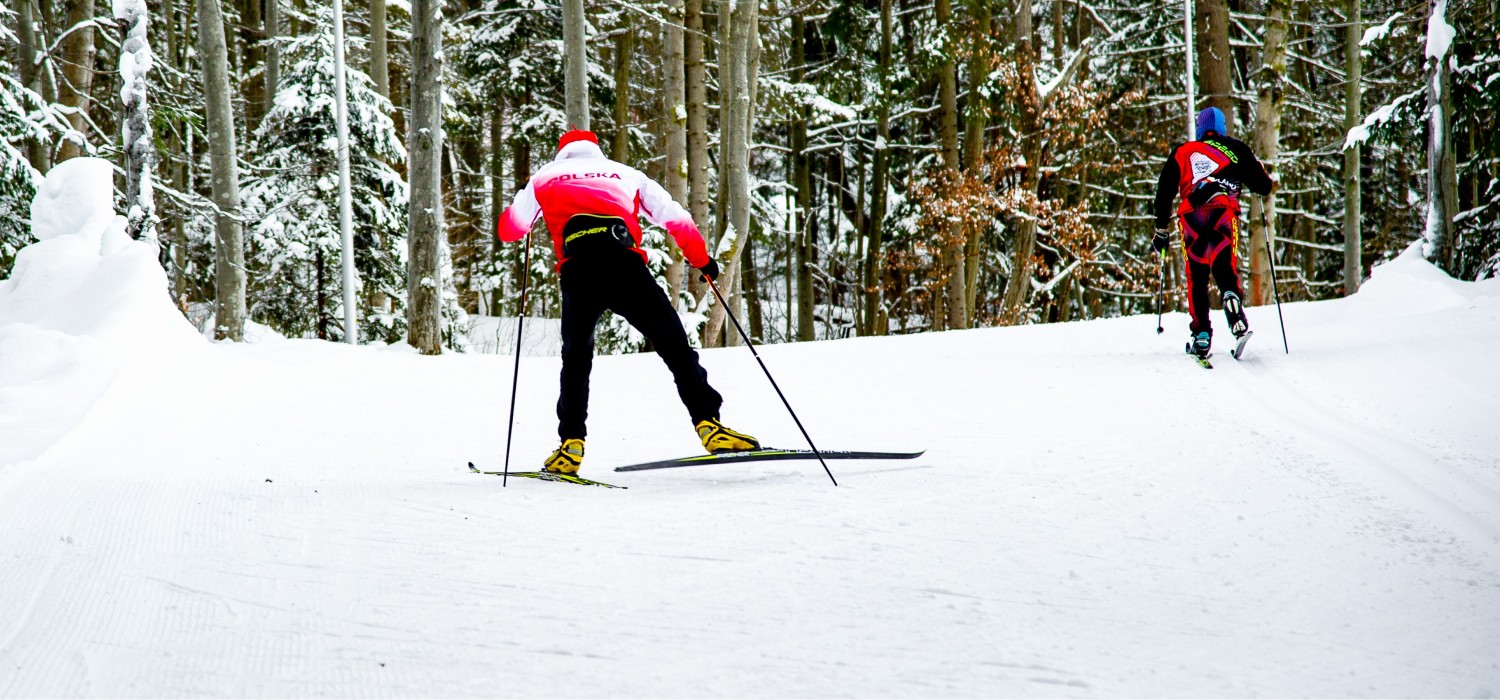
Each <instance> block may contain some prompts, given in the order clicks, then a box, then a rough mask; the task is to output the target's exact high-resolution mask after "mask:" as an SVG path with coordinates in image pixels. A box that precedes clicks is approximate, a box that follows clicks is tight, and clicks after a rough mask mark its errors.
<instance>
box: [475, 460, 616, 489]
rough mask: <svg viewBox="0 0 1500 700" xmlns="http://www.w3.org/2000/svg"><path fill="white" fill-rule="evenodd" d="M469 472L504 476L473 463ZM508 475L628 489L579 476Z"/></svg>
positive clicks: (540, 473)
mask: <svg viewBox="0 0 1500 700" xmlns="http://www.w3.org/2000/svg"><path fill="white" fill-rule="evenodd" d="M469 471H471V472H474V473H475V474H490V475H492V476H501V475H503V474H505V472H486V471H480V470H479V467H476V466H474V463H473V462H469ZM510 475H511V476H513V477H516V478H519V479H536V480H537V481H556V482H558V483H563V484H578V485H579V486H603V487H604V488H607V489H624V488H629V487H628V486H616V485H614V484H606V483H604V482H602V481H594V480H593V479H585V478H583V477H581V476H578V475H577V474H554V473H552V472H511V473H510Z"/></svg>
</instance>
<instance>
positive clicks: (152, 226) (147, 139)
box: [114, 0, 160, 245]
mask: <svg viewBox="0 0 1500 700" xmlns="http://www.w3.org/2000/svg"><path fill="white" fill-rule="evenodd" d="M114 9H115V11H116V13H117V14H116V15H115V24H116V25H117V26H118V27H119V29H120V76H121V81H122V82H123V84H124V87H122V88H121V90H120V94H121V97H122V98H123V102H124V105H123V106H124V109H125V113H124V115H123V116H122V117H121V120H120V137H121V138H120V141H121V146H122V150H123V151H124V156H125V211H126V219H127V221H128V222H129V223H128V224H127V225H126V232H127V233H129V234H130V237H131V238H136V239H140V238H145V239H147V240H150V241H152V242H157V239H156V200H155V197H154V193H153V190H152V179H153V173H154V172H155V170H156V148H155V144H154V143H152V140H151V105H150V103H149V102H147V101H146V95H147V91H148V89H149V86H150V83H149V82H148V80H147V73H148V72H149V70H150V67H151V60H150V59H151V43H150V41H149V40H148V35H147V26H148V19H149V17H150V15H149V13H148V12H147V11H146V3H145V0H135V2H116V3H115V8H114ZM158 245H160V243H159V242H158Z"/></svg>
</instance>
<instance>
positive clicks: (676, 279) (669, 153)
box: [662, 0, 688, 309]
mask: <svg viewBox="0 0 1500 700" xmlns="http://www.w3.org/2000/svg"><path fill="white" fill-rule="evenodd" d="M683 21H684V12H683V4H682V0H667V24H666V25H665V26H664V27H663V28H662V33H663V35H664V36H663V42H662V43H663V47H662V64H663V65H662V68H663V69H664V70H663V71H662V76H663V78H662V81H663V83H662V107H663V108H665V110H666V115H665V116H666V127H667V129H666V139H665V140H666V163H665V165H664V167H663V168H662V170H663V173H664V175H663V177H662V184H663V185H664V186H665V187H666V189H667V194H670V195H672V199H675V200H677V202H679V203H686V202H687V201H688V198H687V171H688V164H687V128H686V127H687V104H686V102H687V96H686V91H685V88H686V86H685V85H684V81H685V73H684V71H685V67H684V65H683V36H682V27H681V26H679V25H681V24H682V22H683ZM667 248H668V250H670V251H671V253H672V261H671V262H670V263H668V265H667V288H668V289H669V290H670V291H669V293H668V296H669V297H670V298H671V299H672V308H673V309H676V308H678V306H679V305H680V304H681V299H682V281H683V276H684V275H683V273H684V271H685V265H684V263H683V260H682V249H681V248H678V247H677V243H676V242H675V241H673V240H672V237H671V236H668V237H667Z"/></svg>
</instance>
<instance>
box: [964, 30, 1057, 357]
mask: <svg viewBox="0 0 1500 700" xmlns="http://www.w3.org/2000/svg"><path fill="white" fill-rule="evenodd" d="M971 3H972V4H971V11H972V14H973V16H974V36H975V38H976V39H977V40H978V41H979V42H980V44H981V46H988V42H989V38H990V24H991V22H990V3H989V0H971ZM1060 4H1061V3H1059V2H1057V1H1056V0H1053V3H1052V17H1053V28H1054V30H1055V31H1058V32H1059V35H1060V29H1059V27H1061V24H1059V20H1058V18H1059V17H1060V16H1061V14H1060V11H1059V9H1058V6H1059V5H1060ZM1054 39H1055V41H1057V42H1059V45H1060V43H1061V41H1062V39H1061V38H1057V37H1054ZM988 60H989V52H988V51H985V50H983V49H979V50H975V51H974V53H973V55H972V56H970V57H969V81H970V85H969V110H968V115H967V117H968V118H967V120H966V124H965V126H964V170H965V171H966V172H968V173H969V174H970V175H977V174H978V170H979V167H980V158H981V155H982V154H983V152H984V130H985V128H986V127H988V126H989V109H988V105H987V104H986V101H985V99H984V95H982V94H980V91H979V88H980V86H981V85H982V84H983V83H984V80H983V78H982V76H985V75H989V66H988V65H986V64H987V63H988ZM1059 60H1061V59H1059ZM1059 68H1060V66H1059ZM981 233H982V232H981V231H979V230H977V229H976V230H974V231H970V232H969V235H968V239H967V240H966V241H964V304H963V309H964V327H965V328H968V327H971V326H973V325H974V303H975V301H976V297H977V296H978V294H979V258H980V255H979V243H980V241H979V237H980V234H981Z"/></svg>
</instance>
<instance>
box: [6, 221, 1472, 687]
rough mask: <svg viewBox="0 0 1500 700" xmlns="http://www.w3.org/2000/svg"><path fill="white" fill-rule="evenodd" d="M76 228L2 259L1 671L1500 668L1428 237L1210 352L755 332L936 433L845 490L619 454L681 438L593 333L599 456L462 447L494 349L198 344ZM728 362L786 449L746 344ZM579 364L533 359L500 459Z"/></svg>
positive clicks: (415, 679)
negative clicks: (553, 471) (543, 473)
mask: <svg viewBox="0 0 1500 700" xmlns="http://www.w3.org/2000/svg"><path fill="white" fill-rule="evenodd" d="M79 238H80V237H78V236H60V237H57V238H56V240H47V241H43V242H41V243H38V244H35V245H33V246H32V247H30V248H28V249H27V250H26V251H25V252H23V253H22V258H21V260H20V261H19V263H18V266H17V273H16V275H15V277H14V278H13V279H12V280H11V281H9V282H4V283H0V514H3V522H4V523H5V527H4V528H0V696H5V697H36V696H86V697H99V696H110V697H146V696H185V695H190V696H299V697H305V696H372V695H380V696H400V697H411V696H474V695H484V696H495V695H501V696H552V695H558V696H670V697H682V696H897V697H932V696H986V697H989V696H1071V697H1117V696H1400V697H1407V696H1444V697H1446V696H1455V697H1456V696H1463V697H1476V696H1494V695H1495V694H1497V693H1500V655H1497V654H1496V653H1495V650H1496V649H1500V430H1497V429H1496V426H1497V425H1500V395H1497V393H1496V391H1495V388H1496V387H1497V386H1500V369H1497V367H1500V365H1497V363H1496V362H1495V361H1494V358H1493V355H1494V353H1495V351H1496V349H1497V348H1500V283H1497V282H1494V281H1490V282H1483V283H1462V282H1456V281H1454V280H1452V279H1449V278H1447V277H1446V276H1444V275H1443V274H1442V273H1440V272H1438V271H1437V270H1435V269H1434V268H1432V267H1431V266H1429V265H1428V264H1427V263H1425V262H1423V261H1422V260H1421V259H1420V258H1419V257H1417V256H1416V255H1414V254H1413V253H1411V252H1408V254H1407V255H1406V256H1403V257H1402V258H1400V259H1398V260H1396V261H1394V262H1391V263H1389V264H1386V265H1384V266H1382V267H1380V268H1378V269H1377V270H1376V271H1375V274H1374V277H1373V278H1372V279H1371V280H1370V281H1369V282H1368V283H1367V284H1366V286H1365V287H1364V289H1363V290H1361V292H1360V293H1359V294H1357V295H1355V296H1354V297H1352V298H1350V299H1345V300H1340V301H1332V302H1322V303H1300V304H1289V305H1287V306H1286V307H1285V309H1284V310H1285V314H1286V324H1287V331H1288V335H1289V337H1290V341H1291V342H1290V345H1291V350H1292V354H1290V355H1287V354H1283V352H1282V349H1281V338H1280V335H1279V332H1278V329H1277V322H1276V313H1275V310H1274V309H1273V308H1271V307H1259V308H1253V309H1250V310H1249V313H1250V319H1251V323H1252V324H1253V325H1254V328H1255V330H1256V335H1255V337H1254V340H1253V342H1252V344H1251V345H1250V352H1249V355H1248V356H1247V357H1246V359H1245V360H1244V361H1241V362H1235V361H1234V360H1231V359H1230V358H1229V357H1228V356H1227V354H1226V353H1223V352H1221V353H1220V354H1218V355H1216V357H1215V361H1216V367H1217V368H1216V369H1214V370H1211V371H1207V370H1203V369H1200V368H1198V367H1197V366H1196V365H1194V364H1193V363H1192V362H1190V361H1189V360H1188V359H1187V358H1185V357H1183V356H1182V352H1181V348H1182V344H1181V343H1182V340H1183V339H1184V338H1185V337H1186V335H1187V333H1186V328H1185V326H1186V320H1185V317H1184V316H1183V315H1182V314H1169V315H1168V317H1167V319H1166V326H1167V327H1168V328H1169V329H1171V330H1170V332H1169V333H1168V334H1166V335H1165V336H1158V335H1157V334H1156V333H1155V332H1154V331H1155V321H1156V319H1155V318H1154V317H1134V318H1123V319H1114V320H1105V321H1092V322H1083V323H1072V324H1062V325H1051V326H1036V327H1022V328H1007V329H992V330H978V331H965V332H952V333H933V334H924V335H917V336H906V337H894V338H875V339H854V340H846V341H836V342H823V343H807V344H796V345H778V346H768V347H763V348H761V350H760V351H761V354H762V356H763V357H764V359H765V362H766V364H767V365H768V366H769V367H770V369H771V370H772V371H773V372H774V373H775V374H776V377H777V379H778V381H779V382H780V384H781V386H782V388H783V389H784V390H785V391H786V393H787V397H788V398H789V399H790V400H791V402H792V404H793V406H794V407H795V408H796V409H797V411H798V413H799V415H800V416H801V418H802V421H803V423H804V424H805V425H806V426H807V428H808V430H809V431H810V432H811V433H812V435H813V437H814V439H815V440H816V441H817V442H818V445H819V446H820V447H823V448H827V449H886V448H889V449H911V448H926V449H927V450H928V451H927V454H926V456H924V457H922V458H920V459H917V460H914V461H909V462H832V463H830V464H831V466H832V468H833V469H834V472H835V474H836V475H837V476H838V478H839V484H840V485H839V486H838V487H834V486H833V485H831V484H830V483H829V480H828V478H827V476H825V475H824V474H823V471H822V469H821V468H820V467H819V466H818V465H817V463H816V462H788V463H771V464H742V465H733V466H720V467H701V468H688V469H676V470H666V471H657V472H636V473H619V474H617V473H614V472H612V471H611V470H610V467H612V466H615V465H619V464H625V463H630V462H636V461H644V460H648V459H656V458H663V457H672V456H681V455H690V454H694V453H695V452H696V451H697V450H698V449H699V447H698V444H697V440H696V438H695V437H694V435H693V433H692V431H691V428H690V426H689V425H688V424H687V416H686V413H685V412H684V410H683V409H682V407H681V406H680V405H679V404H678V402H677V397H676V393H675V392H674V391H673V389H672V385H671V378H670V375H669V374H668V373H667V371H666V369H665V368H664V367H663V366H662V365H661V363H660V362H659V361H658V360H657V359H656V358H655V357H654V356H651V355H639V356H627V357H602V358H599V359H598V360H597V361H596V362H595V365H594V383H593V394H592V398H593V404H592V411H591V419H592V420H591V422H590V427H591V429H592V432H591V434H590V436H589V441H588V458H587V459H586V461H585V462H584V474H585V475H586V476H592V477H595V478H599V479H602V480H605V481H610V482H614V483H618V484H620V485H624V486H628V487H629V490H606V489H598V488H592V487H580V486H572V485H567V484H550V483H542V482H536V481H530V480H520V479H513V480H511V481H510V486H509V487H508V488H501V479H500V478H499V477H491V476H477V475H473V474H470V473H468V472H467V471H466V469H465V463H466V462H468V461H470V460H473V461H475V462H477V463H478V464H480V465H481V466H482V467H484V468H487V469H498V468H499V467H500V464H501V459H502V455H503V448H504V442H505V432H506V423H505V422H506V407H507V401H508V398H509V395H510V389H511V386H510V376H511V374H510V373H511V366H512V365H511V363H512V358H510V357H496V356H493V355H470V356H461V355H447V356H442V357H421V356H417V355H414V354H410V353H400V352H389V351H384V352H383V351H379V350H376V349H373V348H354V347H348V346H345V345H342V344H337V343H324V342H315V341H306V340H276V339H269V340H266V341H264V342H261V343H256V344H249V345H245V344H241V345H235V344H214V343H210V342H208V341H206V340H204V339H203V338H202V337H201V336H200V335H197V334H196V333H195V332H194V331H193V329H192V328H191V327H190V326H189V325H188V324H187V323H186V322H185V321H179V320H173V319H180V316H175V314H176V312H175V310H174V309H173V308H172V307H171V305H170V303H168V302H167V301H166V299H165V297H164V296H163V295H161V294H160V293H159V292H158V291H157V290H160V289H161V288H163V286H164V284H165V279H164V277H163V276H162V273H161V271H160V269H159V268H157V267H156V266H155V263H154V259H153V258H152V256H150V255H144V254H142V253H141V252H140V249H139V248H137V247H135V246H134V245H131V246H126V247H124V248H121V249H117V250H115V251H114V252H112V253H108V254H102V253H101V251H100V250H99V246H97V245H95V246H85V245H59V244H61V243H69V242H71V241H72V240H73V239H79ZM1216 321H1217V322H1219V323H1220V324H1221V325H1222V320H1221V319H1216ZM1220 344H1221V346H1222V345H1223V344H1224V339H1223V338H1221V339H1220ZM1221 349H1222V348H1221ZM703 361H704V364H705V365H706V367H707V368H708V371H709V376H710V379H711V380H712V381H713V382H714V384H715V386H717V387H718V388H719V389H720V390H721V391H722V392H723V393H724V394H725V395H726V397H727V403H726V405H725V409H724V415H723V417H724V420H725V421H726V423H727V424H728V425H730V426H732V427H734V428H737V429H742V430H746V431H749V432H751V433H753V434H755V435H757V436H759V437H760V438H762V440H763V441H764V442H766V443H767V444H771V445H781V446H790V447H798V446H800V443H801V437H800V433H799V432H798V431H797V429H796V427H795V425H794V424H793V422H792V420H791V418H790V417H788V415H787V413H786V411H785V410H784V409H783V408H782V406H781V403H780V401H779V400H778V399H777V398H776V395H775V393H773V392H772V390H771V388H770V386H769V385H768V383H767V382H766V381H765V377H764V376H763V375H762V374H761V371H760V368H759V366H758V365H757V364H756V362H755V359H754V358H753V357H752V356H751V355H750V353H749V352H748V351H746V350H745V349H744V348H729V349H720V350H710V351H707V352H704V353H703ZM17 368H19V369H17ZM557 370H558V360H557V359H556V358H547V357H523V358H522V360H521V375H520V383H519V386H518V389H519V407H518V414H517V420H516V426H517V432H516V435H515V443H514V447H513V460H512V468H525V469H533V468H535V466H536V465H537V464H538V463H539V462H540V460H541V458H542V457H543V456H544V455H545V454H546V453H547V452H548V451H550V450H551V449H552V448H553V447H554V446H555V444H556V437H555V433H554V427H555V419H554V417H553V406H554V402H555V400H556V391H557Z"/></svg>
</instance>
